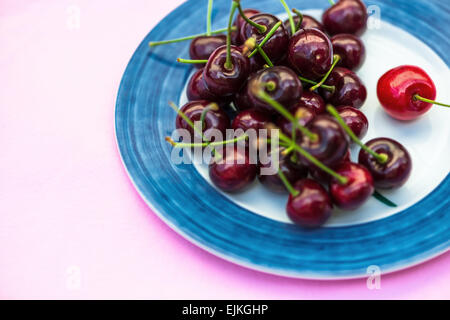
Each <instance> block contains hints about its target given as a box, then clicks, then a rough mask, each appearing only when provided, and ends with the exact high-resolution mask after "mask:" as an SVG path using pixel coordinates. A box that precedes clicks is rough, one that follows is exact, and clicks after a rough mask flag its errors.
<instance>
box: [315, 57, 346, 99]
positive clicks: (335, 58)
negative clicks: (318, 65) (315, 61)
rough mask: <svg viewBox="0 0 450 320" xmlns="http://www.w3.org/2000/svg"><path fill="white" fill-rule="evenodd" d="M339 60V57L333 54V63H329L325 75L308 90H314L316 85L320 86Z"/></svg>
mask: <svg viewBox="0 0 450 320" xmlns="http://www.w3.org/2000/svg"><path fill="white" fill-rule="evenodd" d="M340 60H341V57H340V56H338V55H337V54H335V55H334V56H333V64H332V65H331V68H330V70H328V72H327V73H326V74H325V76H324V77H323V78H322V80H320V82H319V83H317V84H315V85H314V86H312V87H311V88H309V90H310V91H314V90H316V89H317V88H318V87H320V86H322V85H323V84H324V83H325V81H327V79H328V77H329V75H330V73H331V71H333V69H334V67H336V64H337V63H338V62H339V61H340Z"/></svg>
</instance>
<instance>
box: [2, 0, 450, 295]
mask: <svg viewBox="0 0 450 320" xmlns="http://www.w3.org/2000/svg"><path fill="white" fill-rule="evenodd" d="M181 2H182V1H181V0H164V1H150V0H133V1H129V0H114V1H87V0H78V1H66V0H60V1H44V0H41V1H25V0H21V1H18V0H0V88H1V89H0V145H1V147H2V152H1V156H0V177H1V178H0V204H1V205H0V209H1V210H0V298H3V299H5V298H10V299H20V298H32V299H34V298H38V299H45V298H57V299H72V298H75V299H78V298H87V299H93V298H139V299H140V298H150V299H178V298H184V299H207V298H209V299H222V298H223V299H226V298H232V299H335V298H354V299H355V298H356V299H381V298H387V299H390V298H400V299H421V298H426V299H428V298H447V299H448V298H450V286H449V285H448V284H449V283H450V268H448V266H449V263H450V254H448V253H447V254H445V255H443V256H440V257H438V258H436V259H433V260H432V261H429V262H427V263H425V264H422V265H420V266H418V267H414V268H411V269H408V270H406V271H402V272H397V273H395V274H392V275H386V276H383V277H382V279H381V289H380V290H369V289H367V287H366V280H365V279H362V280H352V281H332V282H322V281H306V280H294V279H288V278H282V277H277V276H272V275H267V274H263V273H259V272H255V271H252V270H248V269H245V268H242V267H239V266H236V265H233V264H231V263H229V262H226V261H223V260H221V259H219V258H216V257H215V256H212V255H211V254H209V253H206V252H205V251H203V250H201V249H199V248H197V247H195V246H194V245H192V244H190V243H189V242H187V241H186V240H184V239H183V238H181V237H180V236H179V235H177V234H176V233H175V232H173V231H172V230H170V229H169V228H168V227H167V226H166V225H165V224H164V223H163V222H161V221H160V220H159V219H158V218H157V217H156V216H155V215H154V214H153V213H152V211H151V210H150V209H149V208H148V207H147V206H146V205H145V204H144V202H143V201H142V200H141V199H140V197H139V196H138V194H137V193H136V191H135V190H134V188H133V186H132V185H131V183H130V181H129V179H128V177H127V175H126V173H125V170H124V168H123V166H122V163H121V161H120V159H119V154H118V151H117V147H116V142H115V137H114V126H113V123H114V105H115V97H116V94H117V89H118V86H119V82H120V79H121V76H122V73H123V71H124V69H125V67H126V65H127V62H128V60H129V58H130V57H131V55H132V53H133V52H134V49H135V48H136V47H137V45H138V44H139V42H140V41H141V40H142V39H143V37H144V36H145V35H146V34H147V33H148V32H149V30H150V29H152V27H153V26H155V25H156V24H157V23H158V21H159V20H161V19H162V18H163V17H164V16H165V15H166V14H167V13H169V12H170V10H172V9H173V8H175V7H176V6H178V5H179V4H180V3H181ZM71 5H75V6H76V7H71ZM77 8H78V9H79V10H80V14H81V15H80V28H79V29H75V30H73V29H72V28H71V27H70V23H69V24H68V21H69V22H70V21H71V20H70V19H71V17H73V15H72V14H73V12H76V10H77Z"/></svg>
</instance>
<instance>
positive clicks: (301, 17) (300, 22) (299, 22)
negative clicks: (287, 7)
mask: <svg viewBox="0 0 450 320" xmlns="http://www.w3.org/2000/svg"><path fill="white" fill-rule="evenodd" d="M292 12H293V13H295V14H296V15H297V17H298V18H299V19H298V23H297V26H296V27H295V32H297V30H298V29H300V27H301V26H302V22H303V14H302V13H301V12H300V11H298V10H297V9H292Z"/></svg>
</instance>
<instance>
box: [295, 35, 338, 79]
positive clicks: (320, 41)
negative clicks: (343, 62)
mask: <svg viewBox="0 0 450 320" xmlns="http://www.w3.org/2000/svg"><path fill="white" fill-rule="evenodd" d="M288 60H289V63H290V65H292V66H293V67H294V68H295V69H296V70H297V71H298V72H299V73H300V74H301V75H302V76H304V77H306V78H308V79H311V80H315V79H318V78H320V77H322V76H323V75H324V74H326V73H327V71H328V70H329V69H330V68H331V66H332V64H333V46H332V44H331V41H330V39H329V38H328V37H327V36H326V35H325V33H323V32H322V31H320V30H318V29H302V30H299V31H298V32H297V33H296V34H295V35H294V36H293V37H292V38H291V40H290V42H289V48H288Z"/></svg>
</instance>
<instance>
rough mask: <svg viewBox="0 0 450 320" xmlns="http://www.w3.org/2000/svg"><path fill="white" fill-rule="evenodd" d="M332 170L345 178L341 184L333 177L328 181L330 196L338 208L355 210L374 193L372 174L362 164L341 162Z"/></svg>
mask: <svg viewBox="0 0 450 320" xmlns="http://www.w3.org/2000/svg"><path fill="white" fill-rule="evenodd" d="M334 170H335V171H336V172H337V173H338V174H340V175H341V176H343V177H345V178H347V183H345V184H341V183H340V182H338V181H336V179H334V178H332V180H331V182H330V194H331V198H332V199H333V202H334V203H335V204H336V206H338V207H339V208H341V209H344V210H355V209H357V208H359V207H360V206H362V205H363V204H364V203H365V202H366V201H367V199H369V198H370V196H372V194H373V193H374V191H375V188H374V184H373V178H372V175H371V174H370V172H369V170H367V169H366V168H365V167H363V166H362V165H359V164H356V163H352V162H342V163H341V164H339V165H338V166H337V167H335V168H334Z"/></svg>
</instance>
